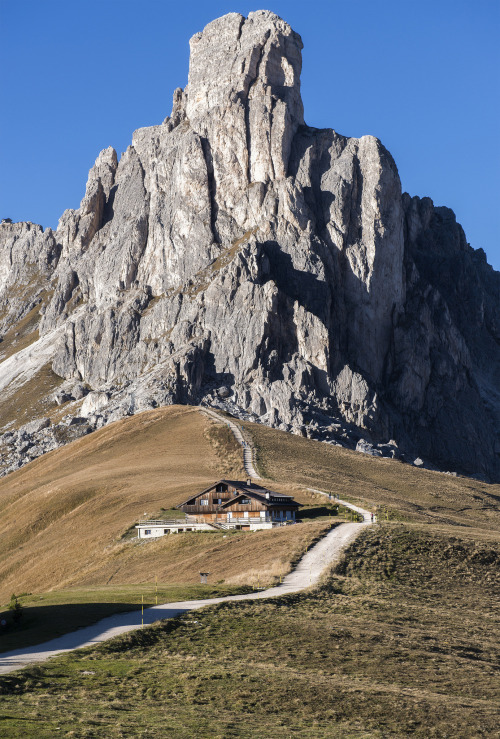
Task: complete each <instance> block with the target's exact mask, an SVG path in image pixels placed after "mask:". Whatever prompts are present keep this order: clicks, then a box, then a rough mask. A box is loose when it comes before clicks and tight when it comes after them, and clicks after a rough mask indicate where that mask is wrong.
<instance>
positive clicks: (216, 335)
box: [0, 11, 500, 479]
mask: <svg viewBox="0 0 500 739" xmlns="http://www.w3.org/2000/svg"><path fill="white" fill-rule="evenodd" d="M301 49H302V42H301V40H300V37H299V36H298V35H297V34H296V33H295V32H294V31H292V29H291V28H290V27H289V26H288V25H287V24H286V23H285V22H284V21H283V20H282V19H280V18H278V17H277V16H276V15H274V14H272V13H270V12H267V11H259V12H256V13H250V15H249V16H248V18H243V17H242V16H241V15H239V14H237V13H231V14H229V15H227V16H224V17H223V18H219V19H217V20H215V21H213V22H212V23H210V24H209V25H208V26H207V27H206V28H205V29H204V31H203V32H201V33H198V34H196V35H195V36H194V37H193V38H192V39H191V58H190V68H189V81H188V85H187V87H186V89H185V90H181V89H177V90H176V91H175V93H174V102H173V109H172V113H171V116H169V117H167V118H166V119H165V121H164V122H163V123H162V124H161V125H157V126H152V127H149V128H143V129H139V130H138V131H136V132H135V133H134V135H133V138H132V145H131V146H130V147H129V148H128V149H127V151H126V152H125V153H124V154H123V155H122V157H121V158H120V160H119V161H118V157H117V156H116V153H115V152H114V151H113V149H106V150H104V151H103V152H101V154H100V155H99V157H98V159H97V160H96V163H95V165H94V167H93V168H92V169H91V171H90V173H89V179H88V182H87V188H86V192H85V196H84V198H83V200H82V203H81V206H80V208H79V209H78V210H69V211H65V213H64V214H63V216H62V217H61V220H60V223H59V227H58V229H57V231H56V232H51V231H50V230H49V229H48V230H47V231H45V232H43V231H42V230H41V229H40V228H39V227H36V226H33V225H32V224H12V225H11V224H2V225H0V307H2V302H1V301H2V300H3V299H5V300H6V296H7V295H10V294H11V293H12V291H13V289H14V287H13V286H14V285H17V284H20V285H28V284H29V285H30V288H29V290H30V292H29V297H28V295H27V293H26V294H25V292H22V291H21V292H22V294H21V295H20V298H19V301H18V302H17V303H15V304H14V303H13V305H15V308H14V309H10V312H9V313H8V315H6V316H5V317H4V318H2V321H3V322H4V323H0V328H1V327H3V328H2V329H1V330H4V331H5V330H7V329H8V328H9V327H12V326H15V325H16V321H19V320H20V318H22V316H24V315H25V314H26V313H27V312H29V310H32V308H33V306H34V305H38V304H40V306H41V307H40V316H41V318H40V323H39V332H40V335H41V336H42V337H46V336H50V335H52V333H51V332H54V333H53V335H54V336H57V337H58V338H57V344H55V345H54V356H53V363H52V367H53V370H54V371H55V372H56V373H57V375H59V376H60V377H63V378H65V379H66V380H67V381H68V384H67V386H66V385H64V386H63V388H60V389H59V393H60V394H61V396H60V397H61V401H62V402H68V401H69V400H72V399H75V400H81V399H82V398H83V395H84V394H85V393H86V391H87V388H90V389H91V390H92V392H91V393H90V394H89V395H87V397H86V398H85V399H84V400H83V405H82V406H81V408H80V409H79V410H78V409H76V410H75V414H76V415H78V416H79V417H83V418H86V419H87V421H88V424H87V425H88V428H89V429H90V430H92V429H93V428H96V427H98V426H99V425H102V423H105V422H110V421H112V420H116V419H117V418H121V417H123V416H125V415H130V414H131V413H136V412H138V411H140V410H144V409H147V408H153V407H156V406H158V405H162V404H168V403H173V402H181V403H188V402H189V403H200V402H202V403H207V404H212V405H217V406H218V407H223V408H226V409H227V410H230V411H231V412H233V413H234V414H235V415H239V416H240V417H245V418H250V419H252V420H258V421H260V422H262V423H267V424H269V425H272V426H275V427H278V428H282V429H285V430H287V431H291V432H294V433H301V434H304V435H308V436H311V437H312V438H318V439H322V440H324V441H326V442H328V443H335V444H342V445H345V446H350V447H351V448H358V449H359V450H360V451H363V452H365V453H369V454H373V455H375V456H378V455H380V456H390V457H391V456H392V457H394V456H397V457H401V458H403V459H404V458H406V459H407V460H408V461H413V460H414V459H415V458H416V457H417V456H422V457H423V458H424V459H426V460H429V462H433V463H434V464H436V465H438V466H441V467H442V468H446V469H449V468H453V469H458V470H461V471H462V472H466V473H470V474H472V473H479V474H483V475H487V476H489V477H490V478H491V479H500V453H499V451H498V450H499V449H500V420H499V419H500V387H499V385H500V381H499V378H500V275H499V274H498V273H495V272H493V270H492V269H491V268H490V267H489V266H488V265H487V263H486V261H485V258H484V254H483V253H482V252H481V251H474V250H473V249H472V248H471V247H470V246H469V245H468V244H467V242H466V240H465V237H464V234H463V231H462V229H461V228H460V226H459V225H458V224H457V223H456V221H455V218H454V216H453V214H452V213H451V211H449V210H447V209H443V208H435V207H434V206H433V204H432V202H431V201H430V200H428V199H426V198H424V199H423V200H420V199H418V198H410V197H409V196H408V195H406V194H404V195H402V193H401V186H400V181H399V176H398V172H397V168H396V165H395V163H394V161H393V159H392V157H391V155H390V154H389V153H388V152H387V150H386V149H385V148H384V147H383V146H382V144H381V143H380V141H378V140H377V139H375V138H374V137H372V136H364V137H362V138H360V139H354V138H348V137H345V136H342V135H340V134H338V133H336V132H335V131H334V130H332V129H316V128H312V127H309V126H307V125H306V124H305V122H304V112H303V106H302V101H301V96H300V71H301ZM28 262H29V264H31V265H32V267H30V268H29V269H28V268H27V267H26V266H25V265H26V264H28ZM30 269H31V271H30ZM23 290H25V288H24V287H23ZM36 301H38V303H37V302H36ZM0 352H1V343H0ZM1 370H2V365H1V364H0V375H1ZM0 379H1V378H0ZM70 387H73V388H76V387H79V388H80V390H81V393H80V391H78V393H79V395H78V398H77V394H75V393H77V391H76V390H75V392H71V391H70ZM65 388H66V389H65ZM64 393H66V395H65V397H66V400H64V399H63V395H64ZM84 426H85V425H84ZM75 428H79V426H78V424H76V425H75ZM40 433H42V431H40ZM43 433H48V432H47V430H45V431H43ZM394 440H396V441H397V444H396V443H395V442H394Z"/></svg>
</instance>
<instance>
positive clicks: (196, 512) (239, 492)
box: [177, 480, 300, 530]
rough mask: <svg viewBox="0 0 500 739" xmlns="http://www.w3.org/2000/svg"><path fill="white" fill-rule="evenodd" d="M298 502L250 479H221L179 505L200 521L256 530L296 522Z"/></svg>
mask: <svg viewBox="0 0 500 739" xmlns="http://www.w3.org/2000/svg"><path fill="white" fill-rule="evenodd" d="M299 505H300V504H299V503H297V502H296V501H295V500H294V499H293V498H292V496H291V495H283V494H282V493H275V492H273V491H272V490H267V488H263V487H261V486H260V485H256V484H255V483H253V482H252V481H251V480H247V481H246V482H240V481H239V480H218V481H217V482H215V483H214V484H213V485H210V487H208V488H206V489H205V490H202V491H201V493H196V494H195V495H192V496H191V497H190V498H188V499H187V500H186V501H185V502H184V503H181V504H180V505H178V506H177V508H179V510H181V511H183V512H184V513H186V514H187V516H189V518H190V519H191V520H193V521H196V522H198V523H209V524H212V525H217V524H219V525H220V526H221V528H222V527H223V528H235V529H247V530H256V529H267V528H272V527H273V526H283V525H286V524H292V523H295V517H296V513H297V511H298V509H299Z"/></svg>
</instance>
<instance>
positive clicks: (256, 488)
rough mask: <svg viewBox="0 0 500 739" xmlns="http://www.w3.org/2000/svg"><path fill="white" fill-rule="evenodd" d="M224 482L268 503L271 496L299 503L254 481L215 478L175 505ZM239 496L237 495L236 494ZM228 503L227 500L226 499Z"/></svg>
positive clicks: (184, 503) (283, 502) (283, 501)
mask: <svg viewBox="0 0 500 739" xmlns="http://www.w3.org/2000/svg"><path fill="white" fill-rule="evenodd" d="M220 484H225V485H229V486H231V487H233V488H234V489H235V490H237V491H238V493H241V494H244V495H250V496H251V497H253V498H260V499H261V500H262V501H263V502H264V501H265V502H267V503H269V499H270V498H272V499H273V502H274V503H282V504H285V503H286V504H289V505H296V506H297V507H298V506H299V504H298V503H297V502H296V501H295V500H294V499H293V496H291V495H284V494H283V493H276V492H274V491H273V490H268V489H267V488H264V487H262V486H261V485H256V484H255V483H254V482H250V483H248V482H247V481H244V482H242V481H241V480H226V479H222V480H217V481H216V482H214V483H212V484H211V485H209V486H208V488H205V489H204V490H200V492H199V493H194V494H193V495H190V496H189V498H188V499H187V500H185V501H184V502H183V503H179V504H178V505H177V506H176V507H177V508H180V507H181V506H183V505H187V504H188V502H189V501H190V500H192V499H193V498H198V497H199V496H200V495H204V494H205V493H209V492H210V490H213V489H214V488H215V487H217V485H220ZM267 495H269V498H267ZM236 497H237V496H236V495H234V497H233V498H232V499H231V500H232V501H234V500H235V498H236ZM238 497H239V496H238ZM227 503H229V501H227Z"/></svg>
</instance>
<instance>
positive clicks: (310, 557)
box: [0, 522, 368, 674]
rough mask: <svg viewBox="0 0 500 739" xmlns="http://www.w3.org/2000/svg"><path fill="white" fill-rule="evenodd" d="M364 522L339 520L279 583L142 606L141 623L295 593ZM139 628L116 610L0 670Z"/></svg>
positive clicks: (134, 616) (1, 658)
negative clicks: (254, 590) (237, 592)
mask: <svg viewBox="0 0 500 739" xmlns="http://www.w3.org/2000/svg"><path fill="white" fill-rule="evenodd" d="M367 523H368V522H365V523H364V524H360V523H342V524H340V525H339V526H336V527H335V528H334V529H332V530H331V531H330V532H329V533H328V534H327V535H326V536H324V537H323V538H322V539H320V541H319V542H318V543H317V544H315V545H314V546H313V547H311V549H310V550H309V551H308V552H307V553H306V554H305V555H304V556H303V557H302V559H301V560H300V562H299V564H298V565H297V567H296V568H295V570H293V572H291V573H290V574H289V575H287V576H286V577H285V578H284V580H283V582H282V583H281V585H276V587H274V588H268V589H267V590H263V591H261V592H260V593H248V594H247V595H227V596H224V597H221V598H206V599H203V600H189V601H182V602H178V603H164V604H163V605H158V606H153V607H151V608H146V609H144V624H145V625H148V624H152V623H153V622H154V621H158V620H160V619H166V618H174V617H175V616H179V615H180V614H182V613H185V612H186V611H193V610H197V609H199V608H203V607H204V606H211V605H213V604H214V603H224V602H227V601H233V600H255V599H261V598H279V597H280V596H281V595H288V594H289V593H297V592H299V591H301V590H305V589H306V588H309V587H312V586H314V585H316V584H317V583H318V581H319V579H320V577H321V575H322V574H323V572H324V571H325V569H326V568H328V567H330V566H331V565H333V564H334V563H335V562H336V561H337V560H338V559H339V558H340V555H341V553H342V551H343V549H345V547H346V546H348V545H349V544H350V543H351V542H352V541H354V539H355V538H356V536H358V534H359V533H360V532H361V531H362V530H363V529H364V527H365V526H366V525H367ZM140 628H141V611H131V612H130V613H120V614H116V615H115V616H109V617H108V618H104V619H102V620H101V621H99V622H98V623H96V624H94V625H92V626H86V627H85V628H83V629H78V631H74V632H72V633H71V634H65V635H64V636H60V637H58V638H57V639H52V640H51V641H48V642H45V643H43V644H38V645H36V646H33V647H29V648H27V649H26V648H25V649H15V650H13V651H11V652H5V653H4V654H0V674H5V673H8V672H13V671H14V670H19V669H21V668H22V667H26V666H27V665H30V664H33V663H36V662H44V661H45V660H47V659H49V658H50V657H54V656H55V655H58V654H62V653H64V652H69V651H71V650H73V649H81V648H82V647H89V646H92V645H96V644H100V643H101V642H104V641H107V640H108V639H112V638H113V637H114V636H118V635H120V634H125V633H126V632H128V631H133V630H134V629H140Z"/></svg>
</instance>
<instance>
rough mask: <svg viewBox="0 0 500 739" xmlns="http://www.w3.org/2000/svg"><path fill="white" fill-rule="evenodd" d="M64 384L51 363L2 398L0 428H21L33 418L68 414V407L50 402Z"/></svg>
mask: <svg viewBox="0 0 500 739" xmlns="http://www.w3.org/2000/svg"><path fill="white" fill-rule="evenodd" d="M61 383H62V379H61V378H60V377H58V376H57V375H56V374H55V373H54V372H53V371H52V368H51V364H50V362H49V363H47V364H46V365H44V366H43V367H41V368H40V369H39V371H38V372H36V373H35V374H34V375H33V377H32V378H31V379H30V380H28V381H27V382H26V383H25V384H24V385H22V386H20V387H18V388H17V389H15V390H14V391H12V392H10V391H9V394H8V395H6V397H5V396H4V397H3V398H2V402H1V403H0V428H5V427H6V426H7V425H8V424H9V428H11V429H12V428H19V427H20V426H22V425H23V424H25V423H28V421H32V420H33V418H40V417H41V416H50V417H51V418H52V419H53V420H56V416H61V415H64V413H67V410H66V406H62V407H59V406H57V404H56V403H55V402H54V401H52V400H50V397H49V396H51V394H52V393H53V392H54V391H55V390H56V389H57V388H58V387H59V385H60V384H61Z"/></svg>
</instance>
